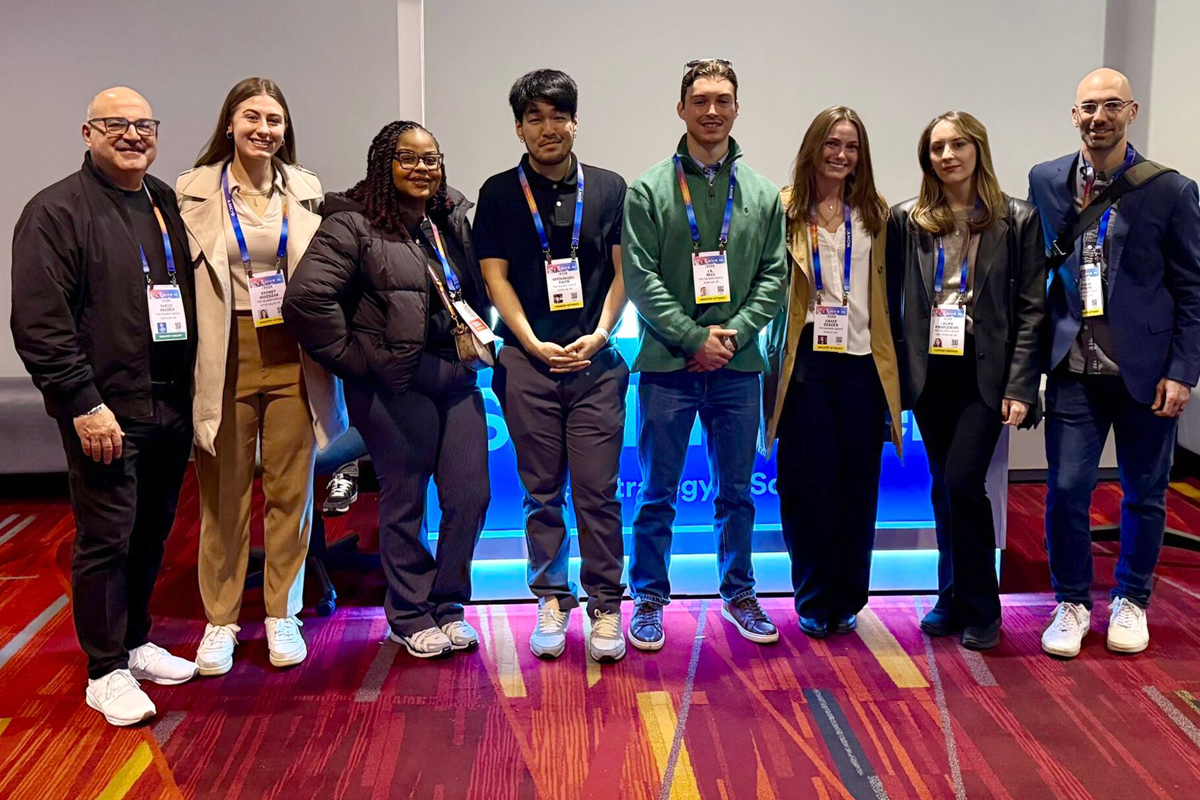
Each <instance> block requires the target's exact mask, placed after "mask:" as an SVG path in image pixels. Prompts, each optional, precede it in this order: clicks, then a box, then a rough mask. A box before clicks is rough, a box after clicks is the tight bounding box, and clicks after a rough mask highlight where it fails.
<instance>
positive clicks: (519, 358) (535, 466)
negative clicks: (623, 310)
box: [492, 347, 629, 617]
mask: <svg viewBox="0 0 1200 800" xmlns="http://www.w3.org/2000/svg"><path fill="white" fill-rule="evenodd" d="M492 388H493V389H495V391H496V397H497V398H498V399H499V400H500V406H501V408H503V409H504V420H505V422H506V424H507V425H508V432H509V434H510V435H511V436H512V440H513V447H514V448H515V449H516V453H517V473H518V474H519V475H520V478H521V485H522V486H523V487H524V488H525V499H524V508H525V543H526V547H527V549H528V553H529V573H528V576H529V577H528V579H529V588H530V590H531V591H532V592H533V593H534V595H535V596H537V597H539V598H540V597H554V598H557V599H558V606H559V608H561V609H564V610H565V609H569V608H575V607H577V606H578V605H579V600H578V597H577V596H576V590H575V587H574V586H573V585H572V584H571V582H570V581H569V580H568V578H567V565H568V557H569V555H570V550H571V547H570V544H571V539H570V537H569V536H567V527H566V523H565V522H564V521H563V508H564V506H565V505H566V488H567V473H568V471H569V472H570V476H571V502H572V505H573V506H574V508H575V519H576V522H577V524H578V526H579V555H580V560H581V562H582V563H581V564H580V569H579V580H580V582H581V583H582V584H583V590H584V591H585V592H587V595H588V606H587V611H588V616H589V617H593V616H595V614H596V612H597V611H603V612H605V613H612V612H619V611H620V609H621V596H622V595H623V594H624V592H625V587H624V585H623V584H622V583H621V573H622V572H623V571H624V569H625V546H624V542H623V540H622V538H621V536H622V533H623V528H622V524H621V501H620V500H618V499H617V477H618V474H619V472H620V468H621V447H622V444H623V436H624V431H625V393H626V391H627V390H628V389H629V367H627V366H626V365H625V361H624V359H622V358H621V354H620V353H618V352H617V349H616V348H615V347H605V348H604V349H602V350H600V352H598V353H596V355H595V356H593V357H592V364H591V366H589V367H588V368H587V369H586V370H583V371H582V372H576V373H571V374H568V375H553V374H550V372H549V371H548V370H547V368H546V367H544V366H542V365H541V362H536V363H535V362H534V360H533V359H532V358H531V357H530V356H528V355H526V354H525V353H524V352H523V351H522V350H520V349H519V348H516V347H504V348H503V349H501V350H500V357H499V359H498V361H497V364H496V371H495V375H494V376H493V378H492Z"/></svg>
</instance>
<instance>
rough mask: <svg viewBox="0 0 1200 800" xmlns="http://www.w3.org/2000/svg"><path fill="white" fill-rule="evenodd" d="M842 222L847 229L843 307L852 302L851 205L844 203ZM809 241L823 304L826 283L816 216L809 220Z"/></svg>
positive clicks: (852, 243)
mask: <svg viewBox="0 0 1200 800" xmlns="http://www.w3.org/2000/svg"><path fill="white" fill-rule="evenodd" d="M842 220H843V221H844V222H845V227H846V255H845V258H844V259H843V261H844V262H845V263H844V264H843V266H842V305H846V304H847V303H849V302H850V254H851V252H852V251H853V249H854V236H853V231H852V229H851V227H850V204H849V203H842ZM808 232H809V239H810V241H811V244H812V257H813V279H814V282H815V283H816V286H817V303H820V302H821V295H822V294H824V292H825V282H824V281H823V280H822V278H821V246H820V241H819V240H818V238H817V220H816V216H815V215H813V216H810V217H809V218H808Z"/></svg>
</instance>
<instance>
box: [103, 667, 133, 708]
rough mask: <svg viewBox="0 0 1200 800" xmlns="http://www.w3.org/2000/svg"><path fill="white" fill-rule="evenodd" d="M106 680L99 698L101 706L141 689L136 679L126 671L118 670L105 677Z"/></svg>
mask: <svg viewBox="0 0 1200 800" xmlns="http://www.w3.org/2000/svg"><path fill="white" fill-rule="evenodd" d="M106 678H107V679H106V680H105V681H104V693H103V695H102V696H101V697H100V703H101V705H104V704H106V703H108V702H109V701H110V700H116V699H117V698H118V697H121V696H123V695H126V694H129V693H130V692H132V691H134V690H136V689H141V688H142V685H141V684H140V683H138V680H137V678H135V677H133V675H131V674H130V672H129V670H127V669H119V670H117V671H115V672H112V673H110V674H109V675H107V676H106Z"/></svg>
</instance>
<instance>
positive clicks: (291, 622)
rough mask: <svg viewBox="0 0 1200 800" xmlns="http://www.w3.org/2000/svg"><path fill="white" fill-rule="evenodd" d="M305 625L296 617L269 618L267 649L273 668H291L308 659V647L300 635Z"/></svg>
mask: <svg viewBox="0 0 1200 800" xmlns="http://www.w3.org/2000/svg"><path fill="white" fill-rule="evenodd" d="M303 624H304V623H303V622H301V621H300V620H299V619H297V618H296V617H267V649H268V650H269V651H270V652H271V666H273V667H291V666H295V665H296V664H299V663H300V662H301V661H303V660H304V659H306V658H308V646H307V645H305V644H304V637H303V636H301V635H300V626H301V625H303Z"/></svg>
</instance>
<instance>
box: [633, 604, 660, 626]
mask: <svg viewBox="0 0 1200 800" xmlns="http://www.w3.org/2000/svg"><path fill="white" fill-rule="evenodd" d="M660 608H662V606H660V605H659V604H658V603H648V602H647V603H638V606H637V608H636V609H635V610H634V612H633V622H634V624H635V625H659V624H660V621H659V618H658V611H659V609H660Z"/></svg>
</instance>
